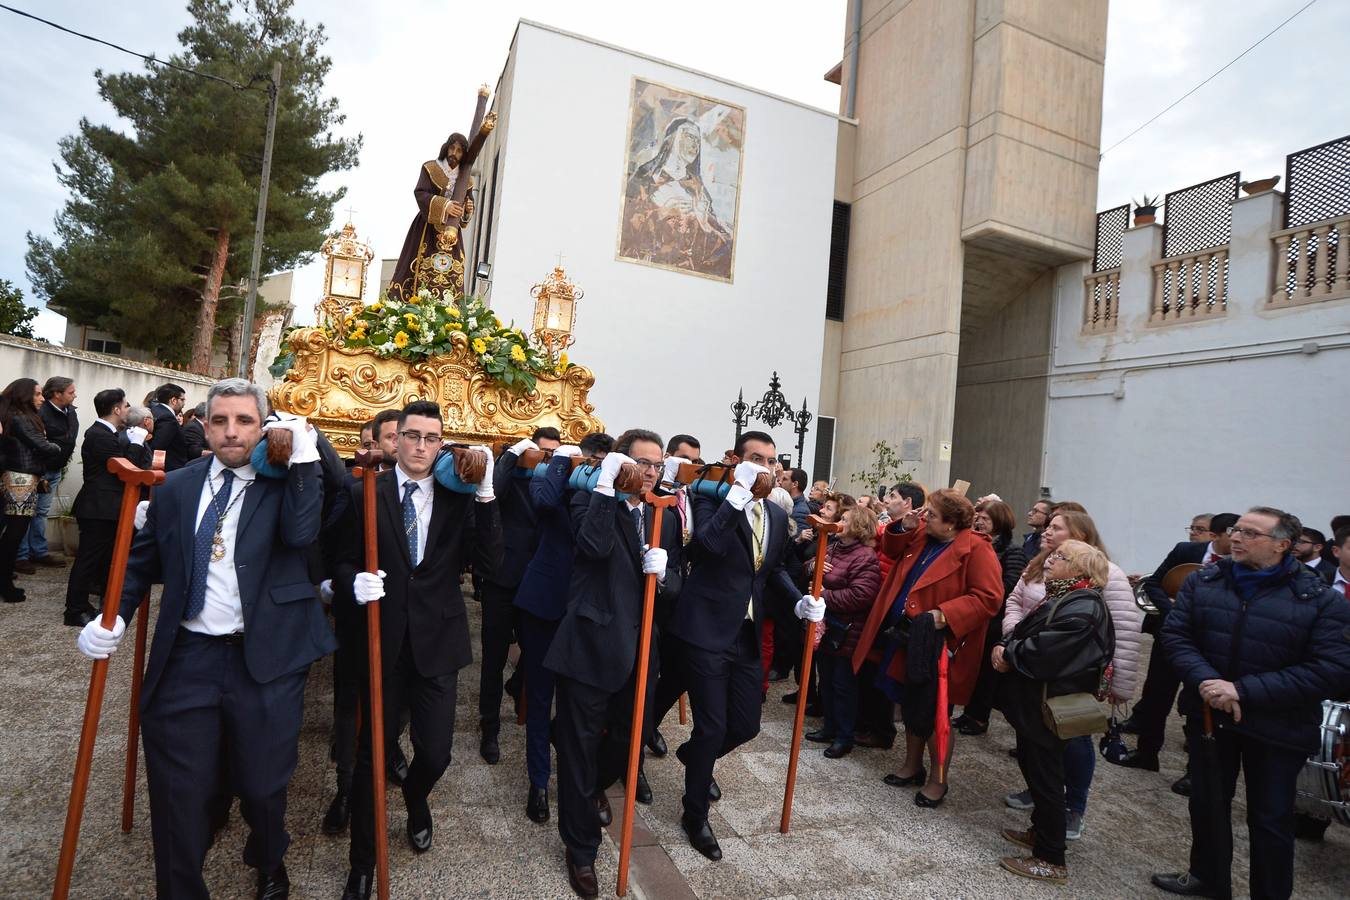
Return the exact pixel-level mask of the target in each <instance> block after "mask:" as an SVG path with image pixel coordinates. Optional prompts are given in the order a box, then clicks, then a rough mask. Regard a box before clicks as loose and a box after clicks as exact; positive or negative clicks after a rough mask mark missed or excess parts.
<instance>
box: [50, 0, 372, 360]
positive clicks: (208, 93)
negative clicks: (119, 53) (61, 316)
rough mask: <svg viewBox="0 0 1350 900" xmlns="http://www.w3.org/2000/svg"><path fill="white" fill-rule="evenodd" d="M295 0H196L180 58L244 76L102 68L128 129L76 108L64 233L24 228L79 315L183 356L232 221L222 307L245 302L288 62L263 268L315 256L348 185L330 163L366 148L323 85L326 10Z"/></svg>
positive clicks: (62, 301) (61, 218) (67, 159)
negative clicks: (272, 116)
mask: <svg viewBox="0 0 1350 900" xmlns="http://www.w3.org/2000/svg"><path fill="white" fill-rule="evenodd" d="M292 2H293V0H189V4H188V9H189V11H190V12H191V14H192V18H193V23H192V24H191V25H189V26H188V27H187V28H185V29H184V30H183V31H182V32H180V33H179V35H178V37H179V41H180V43H181V47H180V48H179V50H178V52H177V53H175V54H174V55H173V56H172V57H171V59H172V61H173V62H175V63H177V64H179V65H182V66H187V67H190V68H193V69H196V70H199V71H203V72H208V73H211V74H213V75H216V76H219V77H221V78H226V79H229V80H231V81H234V82H238V83H241V84H245V85H249V86H250V88H249V89H248V90H236V89H235V88H233V87H231V86H230V85H227V84H223V83H221V82H218V81H210V80H207V79H204V78H199V77H196V76H193V75H189V74H187V73H184V72H179V71H175V70H173V69H167V68H162V67H158V66H153V65H147V68H146V71H145V72H144V73H136V72H123V73H105V72H103V71H97V72H95V78H96V79H97V81H98V86H99V95H100V96H101V97H102V98H103V99H104V100H105V101H107V102H108V103H109V104H111V105H112V107H113V109H114V110H116V112H117V114H118V115H119V116H120V117H121V118H122V120H123V121H124V122H125V126H126V131H120V130H118V129H116V128H112V127H108V126H102V125H94V124H93V123H91V122H89V121H88V120H87V119H81V121H80V123H79V127H78V131H77V133H76V134H74V135H71V136H68V137H66V138H64V139H62V141H61V143H60V156H61V161H60V163H58V164H57V167H56V168H57V177H58V178H59V180H60V182H61V184H62V186H63V187H65V188H66V190H67V192H68V194H69V196H68V198H67V200H66V204H65V206H64V208H63V209H62V210H61V212H60V213H59V214H58V215H57V217H56V221H55V229H54V235H53V236H52V237H46V236H41V235H34V234H32V233H31V232H30V233H29V235H28V243H29V249H28V254H27V265H28V272H29V276H30V278H31V279H32V281H33V284H34V285H35V286H36V288H37V293H38V295H39V296H41V297H42V298H43V299H44V300H46V301H47V303H48V305H50V306H53V307H55V308H57V309H58V310H59V311H61V312H63V313H65V314H66V315H67V316H68V317H69V318H71V319H73V320H74V321H75V322H78V323H80V324H85V325H92V326H95V327H97V328H100V329H102V330H105V331H109V332H111V333H113V334H114V335H117V336H118V337H119V338H120V339H121V340H123V341H124V342H126V343H129V344H131V345H133V346H137V347H144V348H146V349H148V350H151V351H152V352H154V353H155V354H156V355H158V356H159V357H161V358H162V359H166V360H169V361H174V362H186V361H187V359H188V356H189V352H190V349H191V344H192V337H193V333H194V331H195V328H196V324H195V323H196V315H197V309H198V305H199V303H200V299H201V296H202V289H203V284H204V281H205V274H206V270H207V267H208V266H209V264H210V261H211V258H212V254H213V251H214V248H215V246H216V238H217V235H218V234H219V233H220V231H221V230H222V229H223V230H225V231H227V232H228V234H229V238H230V240H229V256H228V259H227V261H226V268H225V277H224V280H223V284H224V286H225V287H224V288H223V289H222V292H221V303H220V308H219V309H218V311H217V321H218V322H220V323H221V326H222V328H227V327H228V326H229V325H230V324H231V323H233V321H234V320H235V319H236V317H237V315H238V312H239V311H240V310H241V309H242V306H243V294H244V292H243V291H242V290H241V289H239V288H238V287H237V286H238V285H239V284H240V282H241V281H243V280H244V279H245V278H246V277H247V275H248V266H249V262H250V249H251V244H252V240H253V225H254V217H255V215H256V211H257V202H258V187H259V182H260V180H261V171H262V151H263V142H264V136H265V131H266V125H267V104H268V91H267V87H268V83H269V82H268V76H269V75H270V72H271V68H272V64H273V62H274V61H278V60H279V61H280V62H281V64H282V72H281V91H280V95H279V100H278V110H277V127H276V140H275V147H274V150H273V158H272V174H271V186H270V189H269V192H268V200H267V221H266V235H265V239H264V242H263V254H262V271H263V272H264V273H266V272H275V271H278V270H281V269H288V268H292V267H295V266H297V265H301V264H303V263H305V262H307V261H308V260H309V259H310V258H311V257H312V256H313V254H314V251H315V250H316V249H317V248H318V246H319V244H320V243H321V242H322V241H323V238H324V232H325V230H326V228H327V227H328V225H329V223H330V222H331V221H332V212H333V207H334V205H335V204H336V203H337V202H338V200H340V199H341V197H342V196H343V194H344V192H345V190H344V189H341V188H339V189H338V190H335V191H321V190H319V189H318V181H319V179H320V178H321V177H322V176H323V175H325V174H327V173H329V172H333V171H338V170H343V169H349V168H351V167H352V166H354V165H355V164H356V158H357V152H358V150H359V149H360V145H361V139H360V137H359V136H358V137H356V138H354V139H346V138H335V137H334V136H333V131H334V130H335V128H337V127H338V126H340V125H341V124H342V122H343V120H344V117H343V116H342V114H341V113H340V112H339V111H338V103H337V100H336V99H333V98H325V97H324V96H323V95H322V88H323V82H324V78H325V77H326V76H327V74H328V71H329V69H330V68H331V67H332V60H331V59H329V57H327V56H324V55H323V54H322V52H321V48H322V46H323V44H324V42H325V40H326V36H325V34H324V29H323V26H322V25H317V26H313V27H310V26H308V25H307V24H306V23H305V22H304V21H302V20H298V19H295V18H292V17H291V15H290V10H291V6H292Z"/></svg>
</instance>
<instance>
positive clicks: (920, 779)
mask: <svg viewBox="0 0 1350 900" xmlns="http://www.w3.org/2000/svg"><path fill="white" fill-rule="evenodd" d="M881 780H882V781H884V782H886V783H887V784H889V785H890V786H891V787H895V788H900V787H919V786H921V785H925V784H927V783H928V773H927V772H926V771H924V768H923V766H919V771H917V772H915V773H914V774H913V775H910V776H909V777H905V776H903V775H887V776H886V777H885V778H883V779H881Z"/></svg>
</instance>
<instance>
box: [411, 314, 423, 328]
mask: <svg viewBox="0 0 1350 900" xmlns="http://www.w3.org/2000/svg"><path fill="white" fill-rule="evenodd" d="M408 330H409V331H421V330H422V325H421V323H420V322H418V321H417V318H416V317H415V316H414V317H412V318H409V319H408Z"/></svg>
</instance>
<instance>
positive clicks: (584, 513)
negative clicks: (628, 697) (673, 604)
mask: <svg viewBox="0 0 1350 900" xmlns="http://www.w3.org/2000/svg"><path fill="white" fill-rule="evenodd" d="M569 508H570V511H571V517H572V535H573V540H574V542H575V546H576V557H575V559H574V560H573V563H572V582H571V589H570V591H569V597H568V601H567V612H566V614H565V615H564V616H563V619H562V622H561V623H560V624H559V625H558V632H557V634H556V635H555V636H554V638H553V643H552V644H550V645H549V650H548V655H546V656H545V657H544V665H545V666H547V667H548V668H549V669H550V670H552V671H553V672H555V673H557V674H558V675H563V676H566V677H568V678H571V679H573V680H575V681H580V682H582V683H583V684H589V685H591V686H592V687H596V688H599V689H600V690H602V691H609V692H611V693H613V692H615V691H618V690H619V688H621V687H623V685H624V682H626V681H627V680H628V677H629V676H630V675H631V674H632V673H633V667H634V666H635V665H636V663H637V650H638V636H639V633H640V629H641V627H642V602H643V595H644V591H645V587H646V576H644V575H643V574H642V546H641V545H640V544H639V543H638V536H637V529H635V528H634V527H633V518H632V513H631V512H630V511H629V508H628V504H627V502H625V501H623V500H620V499H618V498H617V497H609V496H606V495H605V494H601V493H599V492H596V491H591V492H587V491H575V492H573V495H572V500H571V503H570V507H569ZM653 519H654V516H653V510H652V508H651V507H650V506H647V505H645V504H644V505H643V520H644V523H645V525H646V528H647V535H646V539H647V543H649V544H650V543H651V532H652V523H653ZM661 546H662V548H664V549H665V550H666V556H667V560H666V583H665V584H664V585H661V586H660V587H659V588H658V598H659V597H662V596H665V597H667V598H669V599H670V600H672V601H673V599H674V598H676V597H678V596H679V595H680V589H681V577H680V569H681V564H680V521H679V517H678V516H675V515H672V514H671V510H666V511H665V512H664V513H663V514H662V516H661ZM653 644H655V642H654V641H653Z"/></svg>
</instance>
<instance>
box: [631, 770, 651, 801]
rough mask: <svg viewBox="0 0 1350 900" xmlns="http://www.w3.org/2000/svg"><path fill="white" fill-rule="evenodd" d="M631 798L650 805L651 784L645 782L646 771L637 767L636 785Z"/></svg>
mask: <svg viewBox="0 0 1350 900" xmlns="http://www.w3.org/2000/svg"><path fill="white" fill-rule="evenodd" d="M633 799H634V800H636V801H637V802H638V803H641V804H642V805H643V806H651V805H652V786H651V785H650V784H648V783H647V773H646V772H644V771H642V770H641V769H638V777H637V787H636V788H634V790H633Z"/></svg>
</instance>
